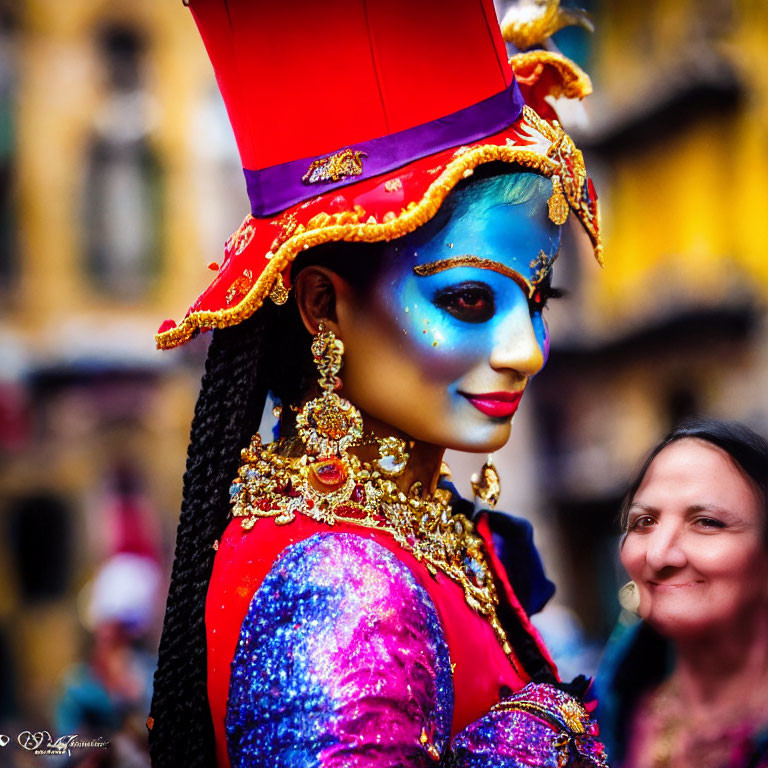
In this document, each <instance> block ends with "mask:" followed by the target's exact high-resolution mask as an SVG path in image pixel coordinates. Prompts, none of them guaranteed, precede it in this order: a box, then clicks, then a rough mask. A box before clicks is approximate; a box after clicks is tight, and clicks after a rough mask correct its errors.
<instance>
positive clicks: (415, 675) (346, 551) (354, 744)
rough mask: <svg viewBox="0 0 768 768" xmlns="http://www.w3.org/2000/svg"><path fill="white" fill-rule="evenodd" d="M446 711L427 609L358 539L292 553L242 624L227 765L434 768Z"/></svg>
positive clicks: (315, 541) (317, 541) (440, 656)
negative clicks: (428, 767)
mask: <svg viewBox="0 0 768 768" xmlns="http://www.w3.org/2000/svg"><path fill="white" fill-rule="evenodd" d="M452 710H453V683H452V675H451V665H450V658H449V655H448V648H447V645H446V642H445V639H444V637H443V632H442V628H441V626H440V623H439V619H438V617H437V613H436V611H435V607H434V605H433V603H432V601H431V599H430V598H429V596H428V594H427V592H426V591H425V590H424V588H423V587H421V586H420V585H419V584H418V582H417V581H416V579H415V577H414V576H413V574H412V573H411V572H410V570H409V569H408V568H407V566H405V565H404V564H403V563H401V562H400V561H399V560H398V559H397V557H395V556H394V555H393V554H392V553H391V552H390V551H389V550H387V549H386V548H384V547H382V546H381V545H380V544H378V543H376V542H375V541H372V540H370V539H367V538H364V537H363V536H357V535H354V534H334V533H327V534H316V535H314V536H311V537H309V538H308V539H305V540H304V541H301V542H299V543H297V544H294V545H292V546H290V547H288V548H287V549H286V550H285V551H284V552H283V554H282V555H281V556H280V558H279V559H278V561H277V562H276V563H275V565H274V567H273V568H272V570H271V571H270V572H269V574H268V575H267V577H266V579H265V580H264V582H263V583H262V585H261V587H260V588H259V590H258V591H257V592H256V594H255V595H254V597H253V600H252V601H251V605H250V607H249V610H248V614H247V616H246V618H245V621H244V622H243V625H242V630H241V633H240V639H239V642H238V646H237V650H236V653H235V658H234V661H233V663H232V677H231V682H230V689H229V700H228V706H227V723H226V726H227V744H228V749H229V755H230V760H231V762H232V765H233V766H238V767H239V768H250V767H251V766H265V765H274V766H278V765H279V766H281V768H282V767H285V768H292V767H293V766H296V768H299V766H301V768H309V767H311V766H345V768H346V767H350V768H362V767H366V768H374V766H375V767H376V768H380V767H381V766H383V765H392V766H394V765H401V766H414V767H415V766H429V765H434V764H435V761H436V759H437V756H439V755H440V754H441V753H443V752H444V751H445V749H446V745H447V742H448V739H449V735H450V725H451V718H452Z"/></svg>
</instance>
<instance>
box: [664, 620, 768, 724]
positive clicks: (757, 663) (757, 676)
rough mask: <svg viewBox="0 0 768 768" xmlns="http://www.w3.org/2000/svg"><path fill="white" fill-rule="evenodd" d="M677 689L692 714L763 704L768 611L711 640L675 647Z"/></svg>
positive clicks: (767, 659)
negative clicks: (755, 700)
mask: <svg viewBox="0 0 768 768" xmlns="http://www.w3.org/2000/svg"><path fill="white" fill-rule="evenodd" d="M675 649H676V651H677V659H676V662H675V669H674V672H673V673H672V677H671V682H672V683H673V684H674V686H675V688H676V689H677V691H678V694H679V696H680V700H681V703H682V704H684V705H685V706H686V707H687V708H688V709H689V711H691V713H692V714H694V713H695V712H696V711H698V710H702V709H705V710H706V711H707V712H710V713H711V712H713V711H716V710H717V709H718V704H722V706H723V707H724V708H726V709H730V708H732V707H733V706H734V704H739V705H744V706H745V707H747V706H748V704H749V703H750V702H752V700H753V698H754V696H756V695H760V696H761V697H762V698H761V701H762V700H765V698H766V691H768V608H766V607H765V606H763V607H762V609H761V610H757V611H754V612H753V613H752V614H751V615H750V616H746V617H745V618H744V619H743V620H742V621H740V622H737V623H736V625H735V626H726V627H723V629H722V630H719V631H718V632H713V633H711V634H709V635H707V636H706V637H696V638H695V639H693V638H685V639H678V640H676V641H675Z"/></svg>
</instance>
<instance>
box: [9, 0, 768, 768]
mask: <svg viewBox="0 0 768 768" xmlns="http://www.w3.org/2000/svg"><path fill="white" fill-rule="evenodd" d="M564 4H565V3H564ZM581 5H582V6H583V7H586V8H587V10H589V11H590V12H591V14H592V15H593V19H594V23H595V27H596V34H594V35H589V34H587V33H586V32H585V31H583V30H580V29H573V30H564V31H563V32H561V33H559V34H558V35H557V37H556V38H555V39H556V41H557V43H558V45H559V46H560V47H561V49H562V50H563V51H564V52H565V53H566V54H567V55H569V56H571V57H572V58H574V59H575V60H576V61H577V62H578V63H580V64H581V65H582V66H583V67H584V68H585V69H586V70H587V71H588V72H589V73H590V75H591V76H592V79H593V83H594V88H595V95H594V96H593V97H591V99H590V100H588V103H587V102H585V104H584V105H583V107H582V108H581V109H580V110H578V109H577V110H574V109H568V110H567V111H564V112H563V113H562V117H563V122H564V123H565V126H566V129H568V130H569V132H570V133H571V134H572V135H573V137H574V138H575V140H576V142H577V145H578V146H580V147H581V148H582V149H583V150H584V152H585V155H586V157H587V167H588V168H589V169H590V171H591V173H592V175H593V177H594V180H595V186H596V187H597V190H598V194H599V195H600V199H601V204H602V221H603V228H604V233H605V261H606V268H605V269H604V270H601V269H600V268H599V267H598V266H597V265H596V264H595V263H594V259H593V258H592V256H591V254H590V252H589V248H588V244H587V243H585V242H584V240H583V239H582V238H581V236H580V235H579V234H578V233H577V232H576V229H575V228H574V229H573V231H572V233H571V234H572V236H571V237H570V238H569V239H568V242H567V243H566V245H565V247H564V248H563V251H562V253H561V256H560V258H559V260H558V262H557V265H556V269H555V284H556V285H557V286H559V287H562V288H565V289H566V290H567V291H568V295H567V297H566V298H564V299H562V300H559V301H557V302H553V304H554V306H552V308H551V309H550V310H549V315H548V319H549V324H550V328H551V331H552V337H553V346H552V354H551V357H550V361H549V363H548V365H547V368H546V369H545V370H544V372H543V373H542V374H540V375H539V377H538V378H537V379H536V380H535V381H534V382H533V384H532V387H531V390H530V392H529V394H528V395H527V396H526V398H525V400H524V401H523V405H522V407H521V410H520V412H519V413H518V415H517V416H516V421H515V425H514V427H513V438H512V441H511V442H510V444H509V445H508V446H507V447H506V448H505V449H504V450H503V451H502V452H500V453H499V454H497V455H496V457H495V461H496V464H497V466H498V467H499V470H500V473H501V478H502V501H501V503H500V505H499V507H500V508H501V509H504V510H506V511H509V512H511V513H513V514H516V515H520V516H523V517H526V518H528V519H530V520H531V521H532V522H533V523H534V526H535V529H536V540H537V543H538V544H539V546H540V548H541V550H542V553H543V557H544V559H545V563H546V566H547V570H548V572H549V575H550V578H552V579H553V580H554V581H555V582H556V583H557V587H558V593H557V596H556V598H555V601H554V604H553V605H552V606H551V607H550V608H548V609H547V610H546V611H545V612H544V614H543V615H542V616H541V617H540V618H539V619H538V623H539V626H540V627H541V628H542V631H543V632H544V634H545V636H546V637H547V638H548V641H549V642H550V644H551V646H552V647H553V650H554V653H555V656H556V658H557V659H558V660H559V661H560V663H561V666H562V671H563V676H564V677H568V676H571V675H573V674H576V673H578V672H581V671H586V672H594V669H595V665H596V663H597V660H598V657H599V652H600V649H601V647H602V645H603V643H604V642H605V640H606V638H607V636H608V634H609V633H610V631H611V628H612V626H613V624H614V622H615V621H616V617H617V615H618V604H617V599H616V592H617V589H618V586H619V585H620V584H621V583H622V581H623V578H622V573H621V569H620V566H619V565H618V544H617V542H618V529H617V525H616V519H617V513H618V506H619V503H620V500H621V497H622V495H623V492H624V488H625V485H626V483H627V480H628V478H629V477H630V476H631V474H632V473H633V471H634V470H635V469H636V468H637V467H638V465H639V462H640V461H641V459H642V457H643V455H644V453H645V452H646V451H647V450H648V449H649V448H650V447H651V445H652V444H653V443H654V442H655V441H656V440H657V439H658V438H660V437H661V436H662V435H663V434H664V433H665V432H666V431H668V429H669V428H670V427H671V426H673V425H674V424H675V423H676V422H677V421H678V420H679V419H680V418H682V417H683V416H686V415H688V414H691V413H697V412H704V413H709V414H712V415H716V416H721V417H727V418H736V419H741V420H743V421H745V422H746V423H748V424H749V425H750V426H752V427H753V428H755V429H757V430H758V431H760V432H762V433H763V434H766V432H768V314H767V313H766V298H768V245H766V244H768V183H767V181H768V4H766V3H765V2H764V0H646V1H645V2H632V1H630V0H592V1H591V2H586V0H584V1H583V2H582V3H581ZM504 8H505V3H504V2H498V3H497V9H498V10H499V12H500V14H503V12H504ZM322 44H324V43H323V42H320V41H319V42H315V41H312V40H308V41H307V45H308V46H313V45H322ZM451 44H452V43H451V41H446V50H447V51H449V50H450V45H451ZM333 88H334V84H329V89H330V90H333ZM286 98H290V94H286ZM307 130H311V122H308V125H307ZM247 211H248V201H247V197H246V195H245V185H244V181H243V178H242V171H241V169H240V164H239V158H238V155H237V151H236V148H235V143H234V139H233V137H232V133H231V129H230V127H229V124H228V121H227V116H226V113H225V110H224V107H223V104H222V102H221V100H220V97H219V95H218V91H217V89H216V84H215V81H214V78H213V74H212V71H211V69H210V65H209V63H208V60H207V57H206V55H205V52H204V50H203V46H202V44H201V42H200V40H199V37H198V35H197V32H196V29H195V27H194V24H193V21H192V18H191V15H190V14H189V12H188V11H187V10H186V9H185V8H184V7H183V6H182V2H181V0H162V2H158V0H132V2H130V3H115V2H108V1H107V0H67V1H66V2H61V1H60V0H0V737H1V736H2V735H3V734H7V735H8V736H9V737H10V738H11V739H12V740H13V741H12V742H11V743H10V744H9V745H8V746H6V747H3V746H2V738H0V766H4V765H6V764H7V765H19V766H27V765H39V764H40V761H41V760H45V759H48V758H43V757H39V756H34V755H32V754H31V753H29V752H25V751H24V750H23V749H21V748H20V747H19V746H18V745H16V744H15V740H16V736H17V734H19V733H21V732H23V731H25V730H26V731H30V732H31V734H33V735H34V734H35V733H37V732H40V731H42V730H48V731H49V732H50V733H51V734H53V735H54V737H55V736H56V735H61V734H65V733H79V734H81V735H86V734H87V735H92V736H94V737H96V736H104V737H106V738H109V739H110V740H112V742H113V745H114V749H112V750H110V751H109V756H108V757H107V755H106V751H104V750H101V751H99V750H91V751H90V752H86V751H83V752H82V753H79V754H80V755H81V757H80V758H79V759H81V760H83V759H85V760H90V761H91V762H77V763H75V762H74V761H71V762H72V764H78V765H80V764H82V765H86V764H87V765H97V764H98V765H100V764H102V762H98V761H99V760H102V761H103V760H107V759H108V760H111V761H112V762H111V763H103V764H114V765H120V766H137V767H138V766H142V765H145V764H146V757H145V756H144V752H143V742H144V739H145V727H144V719H145V718H146V713H147V707H148V696H149V685H150V683H151V674H152V665H153V655H154V652H155V649H156V644H157V640H158V636H159V627H160V622H161V617H162V610H163V603H164V592H165V589H166V584H167V578H168V573H169V570H170V563H171V559H172V552H173V536H174V531H175V525H176V520H177V517H178V510H179V505H180V498H181V484H182V475H183V471H184V462H185V455H186V446H187V438H188V431H189V424H190V420H191V416H192V410H193V407H194V403H195V398H196V394H197V390H198V387H199V381H200V376H201V373H202V366H203V361H204V359H205V350H206V344H207V341H208V339H207V338H206V337H201V338H198V339H196V340H194V341H193V342H192V343H190V344H188V345H186V346H185V347H183V348H181V349H179V350H174V351H170V352H163V353H160V352H157V351H155V349H154V342H153V333H154V331H155V330H156V329H157V327H158V326H159V325H160V323H161V322H162V321H163V320H164V319H165V318H166V317H174V318H176V319H177V320H178V319H179V318H180V316H182V315H183V314H184V312H185V311H186V308H187V306H188V305H189V304H190V303H191V302H192V301H193V300H194V298H195V297H196V296H197V295H198V293H199V292H200V291H201V290H202V289H203V288H204V287H205V286H206V285H207V284H208V282H209V281H210V279H211V278H212V276H213V273H212V272H210V271H209V270H208V268H207V265H208V264H209V263H210V262H213V261H219V260H220V258H221V254H222V249H223V243H224V241H225V240H226V238H227V237H228V235H229V234H230V233H231V232H232V231H233V230H234V229H236V228H237V226H238V225H239V223H240V221H241V219H242V218H243V216H244V215H245V214H246V213H247ZM482 461H483V457H478V456H460V455H453V456H451V457H449V463H450V464H451V466H452V468H453V469H454V474H455V475H456V477H457V478H458V479H459V483H460V486H461V488H462V490H464V491H467V492H468V483H467V478H468V476H469V475H470V474H471V473H472V472H474V471H477V469H479V466H480V464H482ZM102 752H104V754H103V755H102V754H101V753H102ZM82 756H85V757H82ZM51 764H52V765H54V764H57V763H56V762H55V760H54V761H53V762H52V763H51ZM58 764H63V763H62V762H59V763H58Z"/></svg>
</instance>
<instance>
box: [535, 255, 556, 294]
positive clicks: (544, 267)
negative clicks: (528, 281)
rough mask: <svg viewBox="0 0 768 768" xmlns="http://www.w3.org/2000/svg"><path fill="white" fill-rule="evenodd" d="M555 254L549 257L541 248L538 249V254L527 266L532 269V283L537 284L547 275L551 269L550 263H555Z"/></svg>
mask: <svg viewBox="0 0 768 768" xmlns="http://www.w3.org/2000/svg"><path fill="white" fill-rule="evenodd" d="M556 258H557V255H555V256H553V257H551V258H550V257H549V256H548V255H547V254H546V253H545V252H544V251H543V250H542V251H539V255H538V256H537V257H536V258H535V259H531V261H530V262H529V264H528V266H529V267H530V268H531V269H532V270H534V275H533V285H534V286H538V285H539V284H541V283H543V282H544V280H546V278H547V275H548V274H549V273H550V271H551V270H552V265H553V264H554V263H555V259H556Z"/></svg>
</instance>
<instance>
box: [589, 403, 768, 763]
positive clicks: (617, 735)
mask: <svg viewBox="0 0 768 768" xmlns="http://www.w3.org/2000/svg"><path fill="white" fill-rule="evenodd" d="M767 499H768V443H766V441H765V440H764V439H763V438H762V437H760V436H759V435H757V434H756V433H755V432H753V431H752V430H750V429H749V428H747V427H746V426H744V425H743V424H738V423H735V422H727V421H719V420H716V419H709V418H697V419H691V420H689V421H686V422H684V423H683V424H681V425H680V426H679V427H677V428H676V429H674V430H673V431H672V432H670V434H669V435H667V437H665V438H664V439H663V440H662V441H661V442H660V443H659V444H658V445H657V446H656V447H655V448H654V449H653V451H652V452H651V454H650V456H649V457H648V459H647V460H646V462H645V464H644V465H643V467H642V469H641V471H640V473H639V474H638V476H637V478H636V479H635V481H634V482H633V483H632V485H631V487H630V491H629V493H628V494H627V497H626V500H625V503H624V506H623V509H622V524H623V528H624V539H623V541H622V547H621V562H622V564H623V565H624V567H625V568H626V570H627V572H628V574H629V576H630V577H631V579H632V582H630V584H629V585H627V586H626V587H624V602H625V603H627V604H629V607H631V608H632V610H633V611H635V612H637V614H638V615H639V616H640V617H641V618H642V623H641V624H640V625H639V627H637V628H636V629H635V631H634V633H633V635H632V641H631V643H630V644H629V646H628V647H627V646H625V647H624V648H623V651H622V653H621V654H619V653H618V652H616V651H614V655H615V657H616V660H615V661H614V662H613V664H614V668H615V672H614V676H613V680H612V681H611V682H610V685H609V688H610V690H609V696H608V697H607V699H606V701H605V703H606V704H607V703H608V702H609V701H614V705H615V706H614V708H613V711H612V713H611V715H612V716H608V717H607V719H606V721H605V723H604V724H605V725H608V726H609V728H608V731H609V736H612V740H613V741H615V742H616V750H615V752H616V754H615V755H614V758H617V759H618V758H620V759H621V764H622V765H624V766H628V767H631V768H645V767H646V766H647V767H648V768H651V767H654V768H655V767H656V766H679V767H680V768H687V767H688V766H691V767H692V766H713V767H716V768H747V766H749V767H750V768H753V767H755V766H765V765H768V510H767V509H766V500H767ZM627 648H628V649H627ZM609 711H610V710H609Z"/></svg>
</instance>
